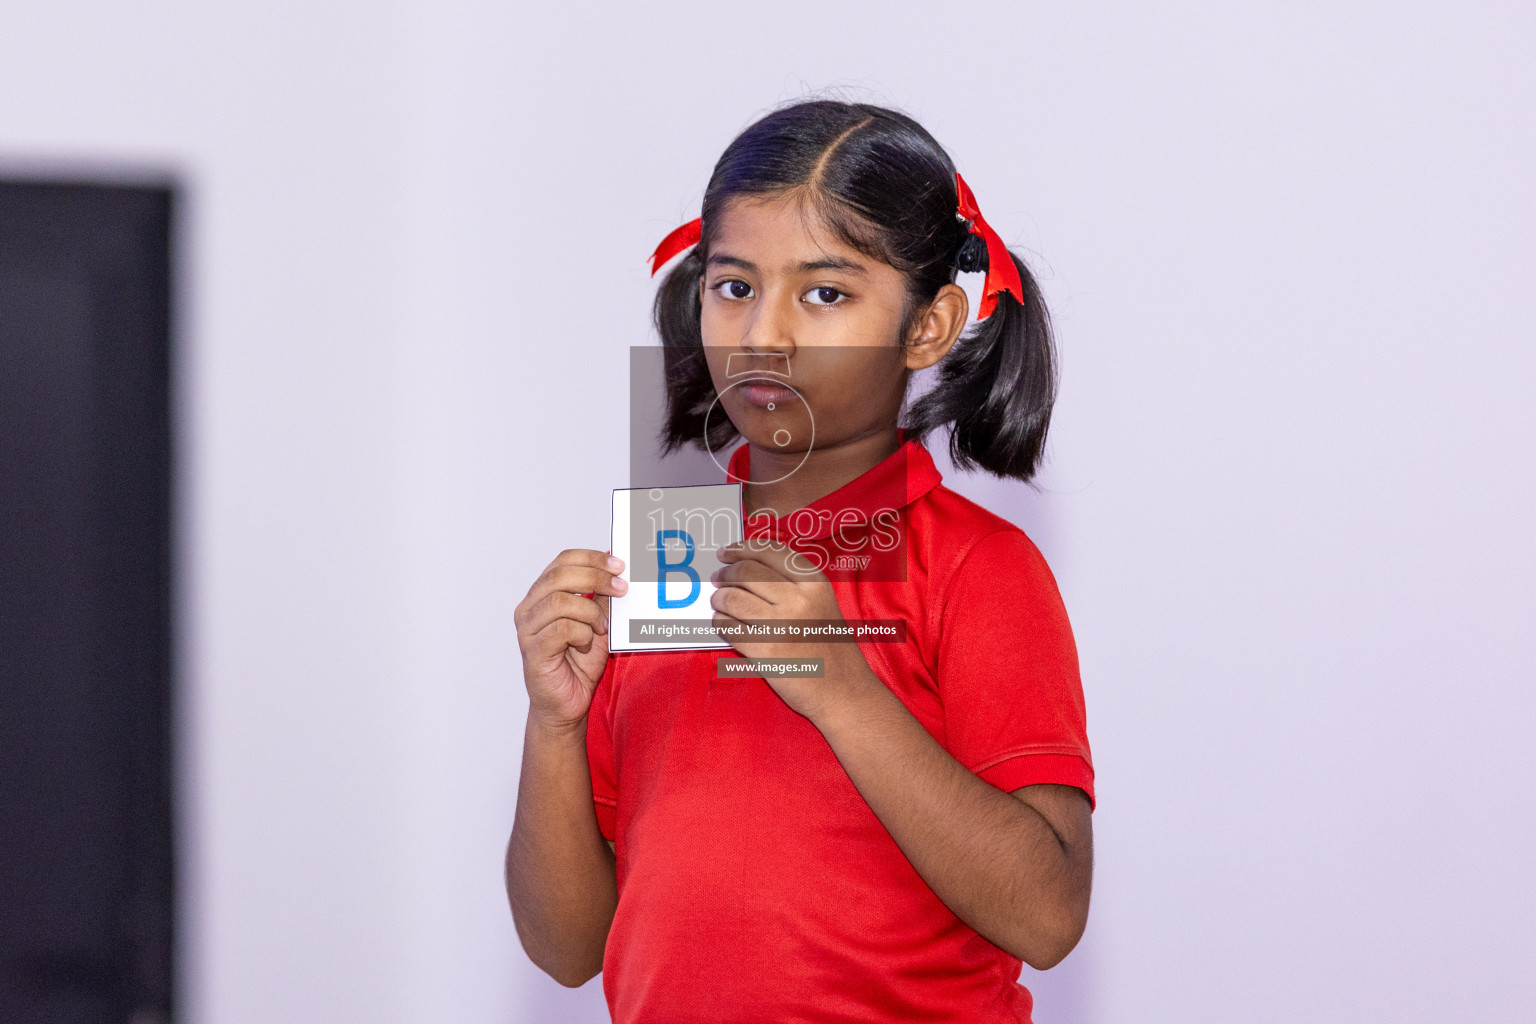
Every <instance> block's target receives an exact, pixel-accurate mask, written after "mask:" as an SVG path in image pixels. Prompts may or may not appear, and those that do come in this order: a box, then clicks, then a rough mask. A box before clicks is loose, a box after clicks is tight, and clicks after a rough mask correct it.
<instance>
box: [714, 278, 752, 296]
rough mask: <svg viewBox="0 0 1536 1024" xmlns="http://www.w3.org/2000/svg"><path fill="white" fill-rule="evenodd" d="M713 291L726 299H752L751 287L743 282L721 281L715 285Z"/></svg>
mask: <svg viewBox="0 0 1536 1024" xmlns="http://www.w3.org/2000/svg"><path fill="white" fill-rule="evenodd" d="M715 291H717V292H719V293H720V294H721V295H722V296H723V297H725V298H727V299H750V298H751V297H752V286H751V285H749V284H747V282H745V281H736V280H730V281H721V282H720V283H719V284H717V285H715Z"/></svg>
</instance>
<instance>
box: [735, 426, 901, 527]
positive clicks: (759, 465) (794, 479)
mask: <svg viewBox="0 0 1536 1024" xmlns="http://www.w3.org/2000/svg"><path fill="white" fill-rule="evenodd" d="M899 447H901V441H900V438H899V437H898V436H897V433H896V428H895V426H894V425H893V426H890V427H886V428H881V429H877V430H874V431H871V432H870V433H868V434H866V435H863V436H860V437H855V438H850V439H849V440H846V441H840V442H838V443H837V444H835V445H832V446H831V447H828V448H817V449H813V450H812V451H811V453H810V455H809V456H807V455H806V454H805V453H804V452H779V451H771V450H769V449H767V448H760V447H758V446H757V445H755V444H754V445H751V455H752V471H751V474H750V475H751V476H752V477H753V478H754V479H758V480H766V481H771V482H769V483H760V484H754V483H749V484H747V485H746V486H745V487H744V488H743V489H742V503H743V504H744V505H745V506H746V509H745V511H746V514H747V516H748V518H751V517H752V516H754V515H756V514H757V513H759V512H771V513H773V514H774V515H776V516H785V515H788V514H789V513H791V512H793V511H795V510H796V509H800V508H804V507H805V506H807V505H809V504H811V502H813V501H817V500H818V499H821V498H825V497H826V496H827V495H829V494H831V493H832V492H833V491H835V490H837V489H838V488H839V487H842V486H844V485H845V484H848V483H851V482H852V481H854V480H856V479H858V478H859V477H861V476H863V475H864V474H865V473H867V472H869V471H870V470H871V469H873V468H874V467H875V466H877V465H879V464H880V463H881V462H882V461H884V460H885V459H887V458H889V457H890V456H891V455H892V454H893V453H894V452H895V451H896V449H897V448H899ZM801 459H804V460H805V465H803V466H801V465H800V460H801ZM796 466H799V467H800V468H799V469H796V468H795V467H796ZM781 477H782V479H780V478H781Z"/></svg>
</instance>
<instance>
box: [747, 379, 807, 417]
mask: <svg viewBox="0 0 1536 1024" xmlns="http://www.w3.org/2000/svg"><path fill="white" fill-rule="evenodd" d="M740 390H741V394H742V397H744V398H745V399H746V400H747V401H748V402H750V403H752V404H753V405H755V406H758V407H759V408H762V409H770V410H772V409H775V408H779V407H782V406H783V405H784V403H785V402H793V401H796V400H797V399H798V398H799V396H798V395H796V394H795V393H794V392H793V391H791V390H790V389H789V388H787V387H785V386H784V385H783V384H776V383H774V382H773V381H768V380H751V381H747V382H746V383H745V384H742V385H741V386H740Z"/></svg>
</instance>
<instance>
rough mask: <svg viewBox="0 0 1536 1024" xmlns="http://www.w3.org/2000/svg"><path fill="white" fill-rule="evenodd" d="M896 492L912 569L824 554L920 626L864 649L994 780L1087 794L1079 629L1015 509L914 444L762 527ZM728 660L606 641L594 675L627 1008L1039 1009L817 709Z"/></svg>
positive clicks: (645, 1017)
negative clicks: (874, 807)
mask: <svg viewBox="0 0 1536 1024" xmlns="http://www.w3.org/2000/svg"><path fill="white" fill-rule="evenodd" d="M746 453H747V447H746V446H745V445H743V446H742V447H741V448H740V449H738V450H737V452H736V454H735V456H733V458H732V460H731V472H732V476H733V477H745V476H746V473H747V465H746V459H747V455H746ZM892 505H897V506H900V507H899V511H898V512H894V513H890V516H891V517H892V518H893V519H899V526H900V530H901V535H902V541H903V545H902V547H901V549H900V558H901V560H902V561H904V563H905V566H904V568H902V567H901V566H900V565H899V564H898V570H899V571H897V572H895V573H892V572H891V571H890V568H891V563H890V561H889V559H887V560H886V562H885V563H884V565H883V566H882V565H878V564H877V565H870V566H867V567H866V568H865V569H864V570H858V569H855V570H851V571H847V572H835V573H828V575H829V577H830V578H832V580H833V584H832V585H833V588H834V592H835V593H836V595H837V600H838V604H839V606H840V608H841V609H842V613H843V616H844V617H845V618H848V619H854V618H866V619H903V620H905V621H906V623H907V632H908V635H907V639H906V642H905V643H901V644H892V643H864V642H862V641H861V642H860V647H861V649H862V651H863V653H864V656H865V658H866V659H867V660H868V662H869V664H870V667H871V668H873V669H874V671H875V674H876V675H878V676H879V677H880V678H881V679H882V680H883V681H884V682H885V684H886V685H887V686H889V687H890V688H891V690H892V691H893V692H894V693H895V694H896V695H897V696H898V697H899V698H900V699H901V701H902V703H904V704H905V705H906V707H907V708H908V710H910V711H911V712H912V714H913V715H914V716H915V717H916V718H917V720H918V721H919V722H921V723H922V724H923V726H924V727H925V728H926V729H927V730H928V732H929V733H930V734H931V735H932V736H933V737H934V739H936V740H937V741H938V742H939V743H940V744H941V745H942V746H943V747H944V749H945V750H947V751H949V753H950V754H952V755H953V756H954V757H955V759H956V760H958V761H959V762H960V763H961V764H963V765H965V767H966V768H968V769H970V770H971V771H972V772H974V773H975V774H977V775H978V776H980V777H981V778H982V779H984V780H986V781H987V782H989V783H991V784H992V785H994V786H996V787H997V788H999V789H1002V790H1005V791H1012V790H1015V789H1017V788H1019V787H1020V786H1028V785H1033V784H1036V783H1044V782H1054V783H1062V784H1065V785H1069V786H1077V787H1079V788H1081V789H1082V790H1083V791H1084V792H1086V793H1087V794H1088V796H1089V798H1090V800H1091V799H1092V798H1093V766H1092V761H1091V759H1090V755H1089V750H1088V738H1087V732H1086V728H1085V718H1084V707H1083V693H1082V686H1081V684H1080V682H1079V678H1078V666H1077V652H1076V648H1075V646H1074V644H1073V640H1072V631H1071V627H1070V626H1069V625H1068V622H1067V614H1066V609H1065V608H1064V607H1063V606H1062V602H1061V596H1060V594H1059V593H1058V591H1057V587H1056V581H1055V578H1054V577H1053V576H1052V575H1051V571H1050V569H1049V568H1048V567H1047V566H1046V564H1045V561H1044V559H1043V558H1042V557H1041V556H1040V552H1039V551H1038V550H1037V549H1036V548H1035V545H1034V544H1033V543H1032V542H1031V541H1030V540H1029V538H1028V537H1026V536H1025V535H1024V533H1023V532H1022V531H1021V530H1019V528H1018V527H1016V526H1014V525H1013V524H1012V523H1009V522H1007V521H1006V520H1004V519H1000V518H999V517H997V516H995V515H993V514H991V513H990V512H988V511H986V510H985V509H983V508H981V507H980V506H978V505H976V504H974V503H972V502H970V501H968V500H966V499H965V498H962V497H960V496H959V495H958V494H955V493H954V492H953V491H951V490H949V489H948V488H946V487H943V486H942V485H941V484H940V476H939V473H938V470H937V469H935V468H934V465H933V460H932V458H930V457H929V455H928V452H927V451H926V450H925V449H924V448H923V447H922V446H921V445H919V444H917V443H915V442H911V441H908V442H906V443H905V444H904V445H903V446H902V448H901V449H900V450H899V451H898V452H897V453H896V454H894V455H892V456H891V457H890V458H888V459H886V460H885V461H884V462H882V463H880V465H878V466H876V467H874V468H873V469H871V470H870V471H869V472H867V473H865V474H864V475H863V476H861V477H859V478H858V479H857V480H854V481H853V482H852V483H850V484H848V485H847V486H846V487H843V488H841V489H840V490H838V491H836V492H834V493H832V494H830V495H828V496H827V497H825V498H823V499H822V500H821V501H818V502H816V503H815V504H814V505H812V506H809V507H810V509H811V510H812V511H814V512H821V511H823V510H827V511H830V512H831V513H832V514H831V515H815V516H809V517H807V516H802V517H800V520H799V522H798V527H799V529H797V530H795V531H790V530H789V529H788V527H789V525H790V523H791V520H792V517H785V520H783V521H774V522H773V523H772V524H771V528H772V529H773V530H774V531H775V532H777V533H779V535H780V536H781V537H784V538H785V539H790V542H791V543H792V544H793V545H794V546H796V547H801V548H803V547H809V546H811V545H812V544H813V543H814V542H816V541H817V540H821V541H822V542H823V547H826V543H825V542H826V541H827V539H828V537H829V535H830V532H831V530H833V529H836V528H838V527H839V526H841V527H842V528H843V530H844V531H845V532H844V534H843V536H844V539H846V537H847V535H848V534H847V531H848V530H849V529H850V527H851V529H852V530H853V532H854V533H857V530H858V529H859V528H860V527H859V524H865V525H867V524H868V522H869V520H870V519H871V517H873V516H874V515H875V513H876V511H877V510H878V509H880V508H885V507H889V506H892ZM850 509H851V510H853V512H852V513H847V511H846V510H850ZM828 524H831V525H830V526H829V525H828ZM791 534H792V536H791ZM882 570H883V571H882ZM871 577H873V578H871ZM893 577H905V578H904V579H902V578H893ZM734 656H735V654H734V652H720V651H686V652H644V653H635V654H619V655H614V656H613V657H611V658H609V660H608V666H607V669H606V671H605V672H604V674H603V677H602V679H601V681H600V682H599V683H598V686H597V690H596V692H595V693H594V694H593V698H592V707H591V710H590V712H589V714H588V717H587V754H588V759H589V762H590V764H591V773H592V796H593V801H594V805H595V807H596V810H597V819H598V825H599V827H600V828H601V830H602V833H603V835H604V836H605V837H607V838H608V839H611V840H613V841H614V843H615V846H616V853H617V857H618V887H619V904H618V910H617V912H616V914H615V915H614V919H613V927H612V930H611V931H610V932H609V936H608V945H607V949H606V952H605V954H604V957H603V991H604V993H605V994H606V996H607V999H608V1007H609V1010H610V1011H611V1013H612V1015H613V1019H614V1021H616V1022H618V1024H630V1022H647V1024H649V1022H657V1024H687V1022H694V1021H697V1022H709V1024H718V1022H721V1021H738V1020H739V1021H754V1022H758V1021H817V1022H822V1021H827V1022H830V1021H840V1022H841V1021H849V1022H851V1021H869V1022H873V1021H881V1022H887V1021H893V1020H901V1021H955V1022H960V1021H965V1022H967V1024H976V1022H990V1021H996V1022H1004V1021H1006V1022H1008V1024H1018V1022H1020V1021H1026V1022H1027V1021H1029V1019H1030V1007H1031V1005H1032V1002H1033V1000H1032V999H1031V997H1030V994H1029V992H1028V990H1027V989H1025V988H1024V987H1023V986H1022V985H1020V984H1019V983H1018V977H1019V972H1020V967H1021V964H1020V961H1019V960H1018V959H1017V958H1016V957H1014V956H1011V955H1009V954H1008V953H1006V952H1004V951H1003V950H1002V949H1000V948H998V947H997V946H995V945H993V944H992V943H991V942H989V941H988V940H987V939H985V938H983V937H981V936H980V935H978V934H977V933H976V931H975V930H974V929H972V928H970V927H969V926H968V925H966V924H965V923H964V922H963V921H961V920H960V919H959V918H957V917H956V916H955V915H954V914H953V913H951V912H950V910H949V908H948V907H946V906H945V905H944V903H943V902H941V901H940V900H939V898H938V897H937V896H935V895H934V894H933V891H932V890H931V889H930V888H929V887H928V885H927V883H925V882H924V881H923V879H922V878H921V876H919V875H918V874H917V872H916V871H915V870H914V869H913V867H912V865H911V864H910V863H909V862H908V861H907V859H906V857H905V856H904V855H903V854H902V852H901V849H900V848H899V847H898V846H897V845H896V843H895V841H894V840H892V839H891V837H890V834H889V833H888V832H886V830H885V827H884V826H883V825H882V824H881V823H880V820H879V819H878V818H877V817H876V816H875V814H874V812H873V811H871V810H870V808H869V805H868V804H867V803H865V802H864V799H863V797H861V796H860V795H859V792H858V790H857V789H856V788H855V787H854V785H853V783H852V781H851V780H850V779H849V778H848V775H847V773H846V772H845V771H844V770H843V767H842V765H841V764H840V763H839V762H838V760H837V758H836V756H834V754H833V753H832V749H831V747H829V746H828V745H827V742H826V740H825V739H824V738H823V737H822V735H821V733H820V732H819V731H817V729H816V727H815V726H814V725H812V724H811V722H810V721H809V720H808V719H806V718H805V717H803V716H802V715H800V714H798V713H796V712H794V711H792V710H790V708H789V707H788V705H786V704H785V703H784V701H783V700H782V699H781V698H780V697H779V696H778V694H776V693H775V692H774V691H773V689H772V687H770V686H769V685H768V683H767V682H766V681H764V680H763V679H760V678H756V679H753V678H741V679H717V678H716V675H717V670H716V664H715V663H716V660H717V659H719V658H721V657H734Z"/></svg>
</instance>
